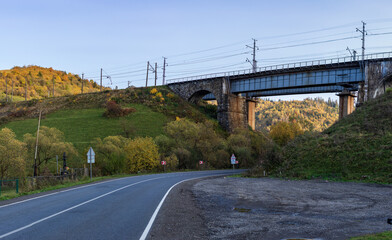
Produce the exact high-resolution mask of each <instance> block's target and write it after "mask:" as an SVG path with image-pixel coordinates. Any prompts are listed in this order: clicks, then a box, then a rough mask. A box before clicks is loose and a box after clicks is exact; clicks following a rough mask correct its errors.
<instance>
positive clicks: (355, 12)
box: [0, 0, 392, 99]
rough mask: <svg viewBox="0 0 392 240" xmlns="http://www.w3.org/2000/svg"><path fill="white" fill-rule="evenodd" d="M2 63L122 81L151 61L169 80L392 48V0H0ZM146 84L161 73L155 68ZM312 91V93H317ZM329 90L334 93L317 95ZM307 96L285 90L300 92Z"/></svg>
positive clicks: (134, 80)
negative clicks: (252, 61)
mask: <svg viewBox="0 0 392 240" xmlns="http://www.w3.org/2000/svg"><path fill="white" fill-rule="evenodd" d="M0 8H1V14H0V29H1V34H0V69H10V68H12V67H14V66H27V65H39V66H42V67H53V68H54V69H57V70H62V71H67V72H71V73H75V74H79V75H81V74H82V73H84V76H85V78H88V79H93V80H95V81H99V78H100V69H101V68H102V69H103V74H104V76H110V78H111V79H109V78H107V77H104V81H103V84H104V85H105V86H109V87H112V88H115V87H116V86H117V87H118V88H125V87H127V85H128V82H130V84H131V85H134V86H144V85H145V81H146V68H147V61H150V63H151V65H152V67H154V66H155V62H157V65H158V68H157V69H158V71H157V75H158V84H162V67H163V57H166V58H167V64H168V65H167V67H166V80H170V79H174V78H181V77H187V76H194V75H202V74H207V73H214V72H224V71H232V70H238V69H250V68H251V65H250V63H249V62H247V61H246V59H247V58H248V59H252V55H251V53H252V49H251V48H249V47H247V46H246V45H248V46H252V44H253V40H252V39H256V40H257V42H256V43H257V46H258V49H259V50H258V51H256V60H257V64H258V66H270V65H278V64H283V63H293V62H300V61H309V60H318V59H326V58H327V59H328V58H336V57H344V56H350V53H349V51H347V50H346V48H347V47H349V48H350V49H351V50H356V51H357V52H358V54H360V53H361V46H362V45H361V44H362V42H361V34H360V33H359V32H357V31H356V28H360V29H362V22H361V21H364V22H366V30H367V33H368V35H367V36H366V38H365V39H366V41H365V46H366V53H376V52H389V51H392V34H391V33H392V17H390V9H392V1H390V0H372V1H368V0H367V1H364V0H318V1H314V0H296V1H292V0H281V1H279V0H276V1H271V0H268V1H264V0H241V1H238V0H237V1H235V0H197V1H196V0H195V1H192V0H166V1H158V0H143V1H132V0H128V1H125V0H34V1H31V0H13V1H9V0H0ZM148 84H149V85H152V84H154V74H153V73H152V72H151V71H150V72H149V82H148ZM310 96H311V97H315V95H310ZM316 96H322V97H330V96H334V94H327V95H316ZM301 97H304V96H289V97H279V98H281V99H297V98H301Z"/></svg>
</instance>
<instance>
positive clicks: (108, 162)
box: [93, 136, 127, 175]
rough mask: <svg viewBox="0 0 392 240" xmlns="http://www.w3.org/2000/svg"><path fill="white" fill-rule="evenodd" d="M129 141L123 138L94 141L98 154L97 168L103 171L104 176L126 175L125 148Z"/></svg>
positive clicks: (114, 137)
mask: <svg viewBox="0 0 392 240" xmlns="http://www.w3.org/2000/svg"><path fill="white" fill-rule="evenodd" d="M126 144H127V139H126V138H124V137H121V136H109V137H106V138H104V139H103V140H102V139H100V138H97V139H95V140H94V143H93V145H94V146H95V147H94V149H95V152H96V166H97V167H98V168H100V169H101V171H102V174H103V175H111V174H118V173H125V171H126V157H125V152H124V147H125V145H126Z"/></svg>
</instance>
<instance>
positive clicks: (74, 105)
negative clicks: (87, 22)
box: [0, 87, 208, 153]
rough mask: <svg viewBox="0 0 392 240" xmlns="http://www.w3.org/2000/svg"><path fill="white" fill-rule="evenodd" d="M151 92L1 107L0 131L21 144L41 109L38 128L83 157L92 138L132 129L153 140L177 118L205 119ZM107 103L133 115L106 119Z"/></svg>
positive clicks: (163, 92) (165, 94)
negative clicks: (55, 133)
mask: <svg viewBox="0 0 392 240" xmlns="http://www.w3.org/2000/svg"><path fill="white" fill-rule="evenodd" d="M152 89H153V88H134V89H126V90H117V91H115V90H113V91H106V92H102V93H90V94H81V95H73V96H64V97H56V98H48V99H42V100H32V101H27V102H17V103H12V104H8V105H5V106H1V107H0V129H1V128H4V127H7V128H10V129H12V130H13V131H14V132H15V133H16V135H17V138H18V139H20V140H22V139H23V135H24V134H26V133H35V131H36V128H37V124H38V115H39V109H42V113H43V119H42V121H41V126H48V127H55V128H57V129H59V130H61V131H62V132H64V135H65V138H66V141H68V142H71V143H73V144H74V146H75V147H76V148H77V149H78V150H79V152H81V153H82V152H84V151H85V149H86V148H88V147H89V146H90V144H91V142H92V141H93V140H94V139H95V138H104V137H107V136H114V135H123V136H125V135H126V134H125V130H124V128H129V127H131V128H132V129H133V132H132V133H131V136H130V137H134V136H150V137H155V136H157V135H160V134H162V133H163V127H164V126H165V125H166V123H167V122H169V121H173V120H175V119H176V117H180V118H183V117H187V118H189V119H191V120H193V121H195V122H199V121H203V120H205V119H206V118H208V117H207V116H206V115H205V114H204V113H203V112H201V111H200V110H199V109H198V108H196V107H195V106H192V105H190V104H188V103H187V102H185V101H183V100H182V99H180V98H179V97H178V96H175V95H174V94H172V93H171V92H170V90H168V89H167V88H166V87H161V88H156V89H155V90H154V91H151V90H152ZM152 92H153V93H152ZM157 96H158V97H159V98H158V97H157ZM109 100H114V101H116V102H118V103H119V104H121V105H122V106H123V107H132V108H134V109H135V110H136V111H135V112H133V113H131V114H129V115H127V116H125V117H119V118H106V117H104V116H103V113H104V111H105V106H106V102H107V101H109Z"/></svg>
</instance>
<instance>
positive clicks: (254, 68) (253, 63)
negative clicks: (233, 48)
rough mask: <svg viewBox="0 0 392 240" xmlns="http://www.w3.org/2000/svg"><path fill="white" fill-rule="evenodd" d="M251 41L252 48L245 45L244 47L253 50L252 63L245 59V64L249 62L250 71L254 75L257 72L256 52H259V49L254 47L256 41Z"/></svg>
mask: <svg viewBox="0 0 392 240" xmlns="http://www.w3.org/2000/svg"><path fill="white" fill-rule="evenodd" d="M252 39H253V47H251V46H248V45H246V47H248V48H251V49H253V54H252V56H253V61H252V63H251V62H250V60H249V59H246V61H247V62H249V63H250V64H251V65H252V70H253V72H254V73H255V72H256V71H257V61H256V50H259V47H257V46H256V41H257V40H256V39H254V38H252Z"/></svg>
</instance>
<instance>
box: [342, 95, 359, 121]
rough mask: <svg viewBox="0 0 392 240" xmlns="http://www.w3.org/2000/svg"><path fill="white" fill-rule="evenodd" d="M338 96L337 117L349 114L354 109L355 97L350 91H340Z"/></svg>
mask: <svg viewBox="0 0 392 240" xmlns="http://www.w3.org/2000/svg"><path fill="white" fill-rule="evenodd" d="M338 96H339V119H342V118H344V117H345V116H347V115H349V114H351V113H352V112H353V111H354V98H355V97H356V96H355V95H354V94H352V93H351V92H348V91H346V92H341V93H339V94H338Z"/></svg>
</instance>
